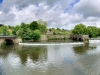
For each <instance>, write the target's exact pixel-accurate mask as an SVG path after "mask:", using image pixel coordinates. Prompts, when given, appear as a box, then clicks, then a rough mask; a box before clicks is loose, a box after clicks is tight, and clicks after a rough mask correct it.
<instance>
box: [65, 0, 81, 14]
mask: <svg viewBox="0 0 100 75" xmlns="http://www.w3.org/2000/svg"><path fill="white" fill-rule="evenodd" d="M79 1H80V0H74V1H73V2H72V3H70V4H69V7H68V8H66V10H65V11H64V13H66V12H67V11H69V10H70V9H72V8H73V6H74V5H75V4H76V3H78V2H79Z"/></svg>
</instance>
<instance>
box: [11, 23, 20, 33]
mask: <svg viewBox="0 0 100 75" xmlns="http://www.w3.org/2000/svg"><path fill="white" fill-rule="evenodd" d="M19 29H20V26H18V25H17V26H15V27H14V28H13V29H12V34H13V35H17V33H16V32H17V31H18V30H19Z"/></svg>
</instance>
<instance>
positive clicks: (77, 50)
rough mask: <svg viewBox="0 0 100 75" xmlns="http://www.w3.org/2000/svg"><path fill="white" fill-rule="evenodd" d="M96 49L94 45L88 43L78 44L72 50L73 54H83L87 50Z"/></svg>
mask: <svg viewBox="0 0 100 75" xmlns="http://www.w3.org/2000/svg"><path fill="white" fill-rule="evenodd" d="M93 49H96V46H90V45H89V43H87V44H84V45H80V46H74V47H73V50H74V52H75V54H80V55H81V54H85V53H86V52H87V51H88V50H93Z"/></svg>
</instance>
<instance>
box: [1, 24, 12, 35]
mask: <svg viewBox="0 0 100 75" xmlns="http://www.w3.org/2000/svg"><path fill="white" fill-rule="evenodd" d="M9 34H10V32H9V31H8V27H7V26H1V27H0V35H9Z"/></svg>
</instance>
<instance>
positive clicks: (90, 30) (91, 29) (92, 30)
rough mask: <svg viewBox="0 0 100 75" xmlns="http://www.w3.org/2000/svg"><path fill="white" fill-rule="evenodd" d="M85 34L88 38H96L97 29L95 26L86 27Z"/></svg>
mask: <svg viewBox="0 0 100 75" xmlns="http://www.w3.org/2000/svg"><path fill="white" fill-rule="evenodd" d="M87 33H88V35H89V37H90V38H91V37H97V36H98V29H97V27H95V26H88V27H87Z"/></svg>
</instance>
